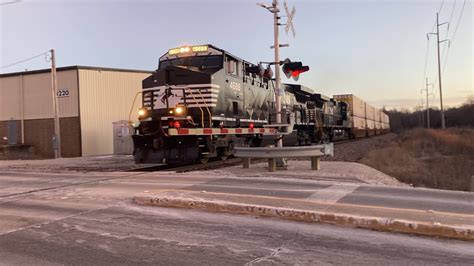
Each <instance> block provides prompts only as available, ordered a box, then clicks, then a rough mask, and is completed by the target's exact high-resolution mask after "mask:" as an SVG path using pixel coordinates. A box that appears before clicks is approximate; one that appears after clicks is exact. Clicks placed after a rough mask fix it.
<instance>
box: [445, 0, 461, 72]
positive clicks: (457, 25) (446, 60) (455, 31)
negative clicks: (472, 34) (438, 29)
mask: <svg viewBox="0 0 474 266" xmlns="http://www.w3.org/2000/svg"><path fill="white" fill-rule="evenodd" d="M466 2H467V0H464V3H463V5H462V8H461V12H460V13H459V18H458V22H457V23H456V28H454V32H453V35H452V36H451V41H450V45H452V44H453V42H454V38H455V37H456V33H457V32H458V28H459V24H460V22H461V18H462V14H463V12H464V7H465V6H466ZM449 50H450V49H448V51H447V52H446V56H445V58H444V62H443V69H442V73H443V74H444V71H445V70H446V64H447V62H448V56H449Z"/></svg>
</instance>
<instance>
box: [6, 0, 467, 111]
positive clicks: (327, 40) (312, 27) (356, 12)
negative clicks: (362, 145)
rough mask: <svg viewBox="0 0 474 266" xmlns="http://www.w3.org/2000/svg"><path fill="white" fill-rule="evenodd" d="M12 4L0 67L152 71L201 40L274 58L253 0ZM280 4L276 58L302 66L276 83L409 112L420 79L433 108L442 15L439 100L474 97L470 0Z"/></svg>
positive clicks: (267, 17)
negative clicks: (176, 50) (289, 27)
mask: <svg viewBox="0 0 474 266" xmlns="http://www.w3.org/2000/svg"><path fill="white" fill-rule="evenodd" d="M12 1H17V0H0V30H1V31H0V40H1V41H0V73H9V72H16V71H23V70H25V69H27V70H34V69H43V68H48V67H49V64H50V63H49V62H47V61H46V59H45V57H44V56H40V57H36V58H34V59H32V60H28V61H26V62H24V63H21V64H17V65H14V66H11V67H4V66H7V65H9V64H12V63H15V62H18V61H21V60H23V59H27V58H30V57H33V56H35V55H38V54H41V53H43V52H46V51H48V50H50V49H52V48H54V49H55V50H56V57H57V65H58V66H59V67H61V66H70V65H87V66H99V67H114V68H126V69H143V70H155V69H156V68H157V64H158V63H157V62H158V58H159V57H160V56H161V55H163V54H164V53H166V52H167V51H168V49H170V48H173V47H178V46H180V45H185V44H207V43H209V44H214V45H216V46H218V47H220V48H222V49H224V50H227V51H229V52H230V53H232V54H234V55H236V56H238V57H240V58H243V59H245V60H248V61H251V62H254V63H257V62H259V61H271V60H272V59H273V50H272V49H270V46H271V45H272V44H273V19H272V14H271V13H270V12H268V11H267V10H265V9H264V8H262V7H259V6H257V5H256V2H257V1H259V2H262V3H270V2H271V1H270V0H200V1H191V0H175V1H172V0H167V1H165V0H155V1H151V0H62V1H60V0H22V1H20V2H18V3H12V4H9V2H12ZM280 2H281V4H282V1H280ZM288 5H289V7H290V8H291V7H292V6H293V5H294V6H295V7H296V14H295V17H294V18H293V23H294V26H295V29H296V37H294V38H293V36H292V35H291V34H289V35H286V34H285V32H284V30H283V27H282V28H281V31H280V39H281V43H288V44H289V45H290V46H289V47H288V48H282V49H281V59H284V58H289V59H291V60H292V61H301V62H303V63H304V64H305V65H308V66H309V67H310V71H309V72H306V73H303V74H301V76H300V79H299V80H298V81H297V82H295V81H293V80H286V78H284V77H283V82H289V83H300V84H303V85H305V86H308V87H310V88H312V89H313V90H315V91H316V92H318V93H322V94H325V95H328V96H331V95H334V94H345V93H352V94H355V95H357V96H359V97H360V98H362V99H364V100H366V101H367V102H369V103H371V104H373V105H375V106H377V107H386V108H398V109H401V108H407V109H411V110H413V109H414V108H416V107H417V106H419V105H420V104H421V101H422V95H421V92H420V90H421V89H424V88H425V77H428V79H429V83H433V84H434V87H430V93H433V96H430V106H434V107H436V106H439V88H438V86H437V84H438V75H437V57H436V55H437V54H436V52H437V50H436V36H435V35H430V40H427V33H428V32H435V31H436V29H435V28H433V26H434V25H435V21H436V13H437V12H440V15H439V18H440V23H443V22H449V21H451V23H450V26H449V30H448V27H447V25H442V26H440V40H444V39H451V44H450V47H449V49H447V44H448V42H443V43H442V44H441V54H442V60H441V65H442V66H443V65H444V61H445V60H446V58H447V61H446V62H447V63H446V67H444V68H443V69H442V71H443V75H442V89H443V100H444V105H445V107H446V106H447V107H453V106H457V105H459V104H462V103H463V102H465V101H466V100H467V97H469V96H474V89H473V84H474V73H473V62H474V53H473V42H474V39H473V38H474V34H473V23H472V22H473V21H472V14H473V4H472V0H352V1H343V0H332V1H330V0H325V1H321V0H312V1H311V0H305V1H304V0H288ZM463 6H464V8H463ZM461 12H462V13H461ZM461 14H462V16H461ZM282 15H284V13H282ZM285 20H286V17H282V23H285ZM458 21H459V26H458V27H457V30H456V25H457V24H458ZM427 48H428V49H427ZM427 59H428V60H427ZM425 66H426V67H425ZM425 69H426V71H425ZM425 72H426V75H425ZM425 104H426V103H425Z"/></svg>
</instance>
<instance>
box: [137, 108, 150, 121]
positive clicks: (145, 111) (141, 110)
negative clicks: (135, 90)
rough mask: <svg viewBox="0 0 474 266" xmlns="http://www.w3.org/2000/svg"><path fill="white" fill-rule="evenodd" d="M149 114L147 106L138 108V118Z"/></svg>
mask: <svg viewBox="0 0 474 266" xmlns="http://www.w3.org/2000/svg"><path fill="white" fill-rule="evenodd" d="M147 114H148V111H147V110H146V109H145V108H140V109H138V118H142V119H143V118H145V117H146V116H147Z"/></svg>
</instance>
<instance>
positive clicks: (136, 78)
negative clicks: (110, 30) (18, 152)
mask: <svg viewBox="0 0 474 266" xmlns="http://www.w3.org/2000/svg"><path fill="white" fill-rule="evenodd" d="M150 73H151V72H150V71H142V70H126V69H112V68H100V67H87V66H70V67H62V68H57V79H58V91H57V95H58V102H59V117H60V128H61V130H60V132H61V150H62V156H63V157H77V156H89V155H102V154H112V153H113V132H112V131H113V129H112V123H113V122H114V121H118V120H129V112H130V110H131V108H132V109H133V110H134V111H136V110H137V109H138V107H139V106H140V105H141V97H137V101H136V102H135V105H134V106H133V107H132V104H133V99H134V97H135V95H136V94H137V93H138V92H140V91H141V82H142V80H143V79H145V78H146V77H147V76H149V75H150ZM51 88H52V86H51V70H50V69H44V70H36V71H25V72H17V73H8V74H0V144H15V143H18V144H28V145H32V146H34V148H35V150H36V153H37V154H39V155H42V156H45V157H53V156H54V151H53V146H52V136H53V134H54V119H53V117H54V112H53V97H52V89H51ZM135 116H136V112H133V113H132V118H135Z"/></svg>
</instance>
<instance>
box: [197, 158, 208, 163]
mask: <svg viewBox="0 0 474 266" xmlns="http://www.w3.org/2000/svg"><path fill="white" fill-rule="evenodd" d="M208 161H209V157H201V158H199V162H201V163H202V164H205V163H207V162H208Z"/></svg>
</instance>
